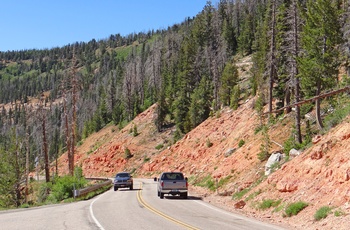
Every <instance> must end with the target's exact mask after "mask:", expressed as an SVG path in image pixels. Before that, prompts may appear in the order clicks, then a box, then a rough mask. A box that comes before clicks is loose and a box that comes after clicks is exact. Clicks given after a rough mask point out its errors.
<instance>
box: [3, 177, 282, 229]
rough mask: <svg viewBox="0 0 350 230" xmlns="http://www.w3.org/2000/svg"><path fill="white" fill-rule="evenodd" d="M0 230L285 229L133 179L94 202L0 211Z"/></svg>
mask: <svg viewBox="0 0 350 230" xmlns="http://www.w3.org/2000/svg"><path fill="white" fill-rule="evenodd" d="M0 223H1V225H0V229H57V230H61V229H100V230H110V229H152V230H158V229H159V230H161V229H162V230H163V229H167V230H174V229H210V230H212V229H220V230H224V229H240V230H241V229H249V230H252V229H256V230H258V229H261V230H265V229H282V228H280V227H278V226H273V225H270V224H267V223H263V222H259V221H257V220H254V219H249V218H247V217H244V216H240V215H236V214H232V213H230V212H226V211H224V210H221V209H218V208H216V207H214V206H211V205H209V204H207V203H205V202H203V201H201V200H200V198H198V197H193V196H191V195H189V197H188V199H180V198H178V197H171V196H165V198H164V199H160V198H159V197H158V196H157V190H156V182H154V181H153V180H150V179H134V190H131V191H130V190H129V189H119V190H118V191H116V192H114V191H113V189H111V190H109V191H107V192H106V193H104V194H102V195H100V196H98V197H96V198H95V199H92V200H89V201H81V202H76V203H70V204H63V205H50V206H42V207H37V208H30V209H20V210H19V209H18V210H10V211H2V212H0Z"/></svg>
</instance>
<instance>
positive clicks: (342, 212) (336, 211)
mask: <svg viewBox="0 0 350 230" xmlns="http://www.w3.org/2000/svg"><path fill="white" fill-rule="evenodd" d="M344 215H345V212H344V211H342V210H341V209H338V210H335V211H334V216H336V217H339V216H344Z"/></svg>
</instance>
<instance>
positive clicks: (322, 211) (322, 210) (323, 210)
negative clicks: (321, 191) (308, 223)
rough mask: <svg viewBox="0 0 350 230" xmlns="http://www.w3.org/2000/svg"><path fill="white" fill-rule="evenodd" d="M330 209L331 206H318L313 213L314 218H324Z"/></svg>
mask: <svg viewBox="0 0 350 230" xmlns="http://www.w3.org/2000/svg"><path fill="white" fill-rule="evenodd" d="M331 211H332V208H331V207H329V206H323V207H321V208H319V209H318V210H317V211H316V213H315V215H314V218H315V220H317V221H319V220H321V219H324V218H326V217H327V216H328V214H329V213H330V212H331Z"/></svg>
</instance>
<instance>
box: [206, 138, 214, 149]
mask: <svg viewBox="0 0 350 230" xmlns="http://www.w3.org/2000/svg"><path fill="white" fill-rule="evenodd" d="M206 145H207V147H208V148H210V147H211V146H213V143H212V142H211V141H210V140H209V138H208V139H207V140H206Z"/></svg>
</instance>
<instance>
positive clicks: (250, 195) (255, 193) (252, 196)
mask: <svg viewBox="0 0 350 230" xmlns="http://www.w3.org/2000/svg"><path fill="white" fill-rule="evenodd" d="M260 193H261V189H259V191H256V192H253V193H251V194H249V196H248V197H247V198H246V199H245V201H250V200H252V199H254V198H255V197H257V196H258V195H259V194H260Z"/></svg>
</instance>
